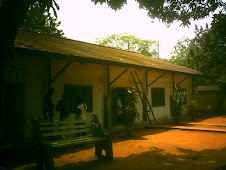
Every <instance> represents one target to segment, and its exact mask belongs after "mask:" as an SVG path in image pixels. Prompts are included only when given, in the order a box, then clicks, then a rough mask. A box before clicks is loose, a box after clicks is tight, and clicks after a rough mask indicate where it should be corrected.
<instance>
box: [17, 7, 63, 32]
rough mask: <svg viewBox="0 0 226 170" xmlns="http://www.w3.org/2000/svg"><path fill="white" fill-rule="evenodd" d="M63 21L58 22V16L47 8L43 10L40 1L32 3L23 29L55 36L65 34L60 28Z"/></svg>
mask: <svg viewBox="0 0 226 170" xmlns="http://www.w3.org/2000/svg"><path fill="white" fill-rule="evenodd" d="M60 24H61V22H57V18H56V17H52V16H51V14H50V13H49V12H48V11H47V9H45V10H41V8H40V6H39V4H38V3H35V4H34V5H32V6H31V7H30V9H29V11H28V13H27V16H26V18H25V20H24V22H23V24H22V26H21V29H25V30H30V31H34V32H38V33H45V34H49V35H55V36H63V35H64V33H63V30H59V29H58V27H59V26H60Z"/></svg>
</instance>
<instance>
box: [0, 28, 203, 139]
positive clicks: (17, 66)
mask: <svg viewBox="0 0 226 170" xmlns="http://www.w3.org/2000/svg"><path fill="white" fill-rule="evenodd" d="M135 71H136V72H137V73H138V77H139V78H140V80H141V82H142V85H143V87H144V91H146V92H147V95H148V99H149V100H150V103H151V105H152V109H153V111H154V115H155V118H156V119H157V121H158V120H160V119H165V118H170V117H171V112H170V110H171V109H170V108H171V102H170V96H172V94H173V88H174V85H177V86H180V88H181V89H183V90H184V91H186V103H185V104H184V106H185V108H187V109H186V111H185V112H188V108H189V103H190V101H191V96H192V77H193V76H197V75H201V73H200V72H199V71H197V70H193V69H190V68H186V67H182V66H178V65H175V64H172V63H168V62H166V61H162V60H159V59H154V58H151V57H148V56H144V55H142V54H138V53H134V52H128V51H123V50H118V49H115V48H112V47H104V46H99V45H95V44H89V43H85V42H80V41H75V40H70V39H66V38H59V37H54V36H49V35H44V34H38V33H33V32H28V31H19V33H18V35H17V37H16V40H15V56H14V59H13V63H12V64H11V66H10V68H9V70H8V73H7V85H6V88H5V91H4V92H5V94H4V106H3V107H4V108H3V110H4V114H3V115H1V138H2V139H7V140H17V139H18V140H19V139H22V138H27V137H28V138H29V137H30V136H31V123H30V122H31V120H32V119H37V118H38V117H40V116H41V115H42V113H43V97H44V96H45V95H46V93H47V91H48V88H49V87H53V88H54V89H55V93H54V95H53V96H52V100H53V103H54V104H55V105H56V104H57V102H58V101H59V100H61V99H62V95H63V94H64V95H66V96H67V99H68V106H67V109H68V110H69V112H70V111H71V109H72V108H73V107H74V103H75V102H76V100H77V99H76V98H77V97H78V96H80V97H82V98H83V100H84V102H85V103H86V104H87V105H88V110H87V113H88V115H89V113H91V112H95V113H96V114H97V115H98V116H99V119H100V122H101V123H102V124H103V126H104V127H106V128H112V127H115V126H118V125H120V118H119V116H118V109H117V99H118V98H120V99H121V103H122V105H124V104H126V100H127V99H126V94H127V92H126V91H127V87H134V86H135V84H134V81H133V78H132V75H131V73H132V74H133V75H135ZM138 108H139V113H140V118H139V119H137V120H136V123H146V122H147V116H146V115H147V114H146V113H147V112H146V111H147V110H148V109H147V105H145V104H143V103H142V102H141V99H139V105H138ZM148 115H149V117H150V119H151V120H154V117H153V115H152V114H148ZM59 118H60V114H59V112H55V116H54V119H55V120H59ZM12 127H13V128H12Z"/></svg>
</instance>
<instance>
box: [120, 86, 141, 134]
mask: <svg viewBox="0 0 226 170" xmlns="http://www.w3.org/2000/svg"><path fill="white" fill-rule="evenodd" d="M136 92H137V91H136V90H135V88H134V87H132V88H128V97H129V104H128V105H127V106H125V108H124V109H123V111H124V125H125V126H126V130H127V136H131V131H132V127H133V125H134V123H135V119H136V118H139V116H140V114H139V112H138V109H137V102H138V99H137V96H136Z"/></svg>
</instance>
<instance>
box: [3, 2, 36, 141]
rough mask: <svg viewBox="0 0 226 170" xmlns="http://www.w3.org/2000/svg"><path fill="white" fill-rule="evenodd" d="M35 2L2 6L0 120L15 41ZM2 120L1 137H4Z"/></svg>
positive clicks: (7, 3)
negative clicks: (30, 7)
mask: <svg viewBox="0 0 226 170" xmlns="http://www.w3.org/2000/svg"><path fill="white" fill-rule="evenodd" d="M34 1H35V0H3V1H2V3H1V6H0V25H1V26H0V81H1V83H0V93H1V94H0V95H1V96H0V100H1V102H0V107H1V109H0V112H1V113H0V119H2V118H4V114H3V113H4V101H3V94H4V91H5V90H4V89H5V85H6V78H7V72H8V70H9V66H10V64H11V63H12V61H13V55H14V41H15V37H16V34H17V31H18V30H19V28H20V25H21V24H22V22H23V20H24V18H25V16H26V13H27V12H28V9H29V6H30V5H31V4H32V3H34ZM3 121H4V120H2V121H1V122H0V123H1V124H0V128H1V131H0V135H1V137H2V128H3V126H2V122H3Z"/></svg>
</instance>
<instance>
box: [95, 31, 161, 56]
mask: <svg viewBox="0 0 226 170" xmlns="http://www.w3.org/2000/svg"><path fill="white" fill-rule="evenodd" d="M96 43H98V44H99V45H104V46H110V47H115V48H117V49H121V50H127V51H132V52H137V53H141V54H144V55H147V56H150V57H153V58H158V52H157V49H158V47H157V46H158V43H157V41H154V40H144V39H142V38H140V37H136V36H134V35H130V34H128V33H123V34H122V33H118V34H111V35H108V36H107V37H99V38H96Z"/></svg>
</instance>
